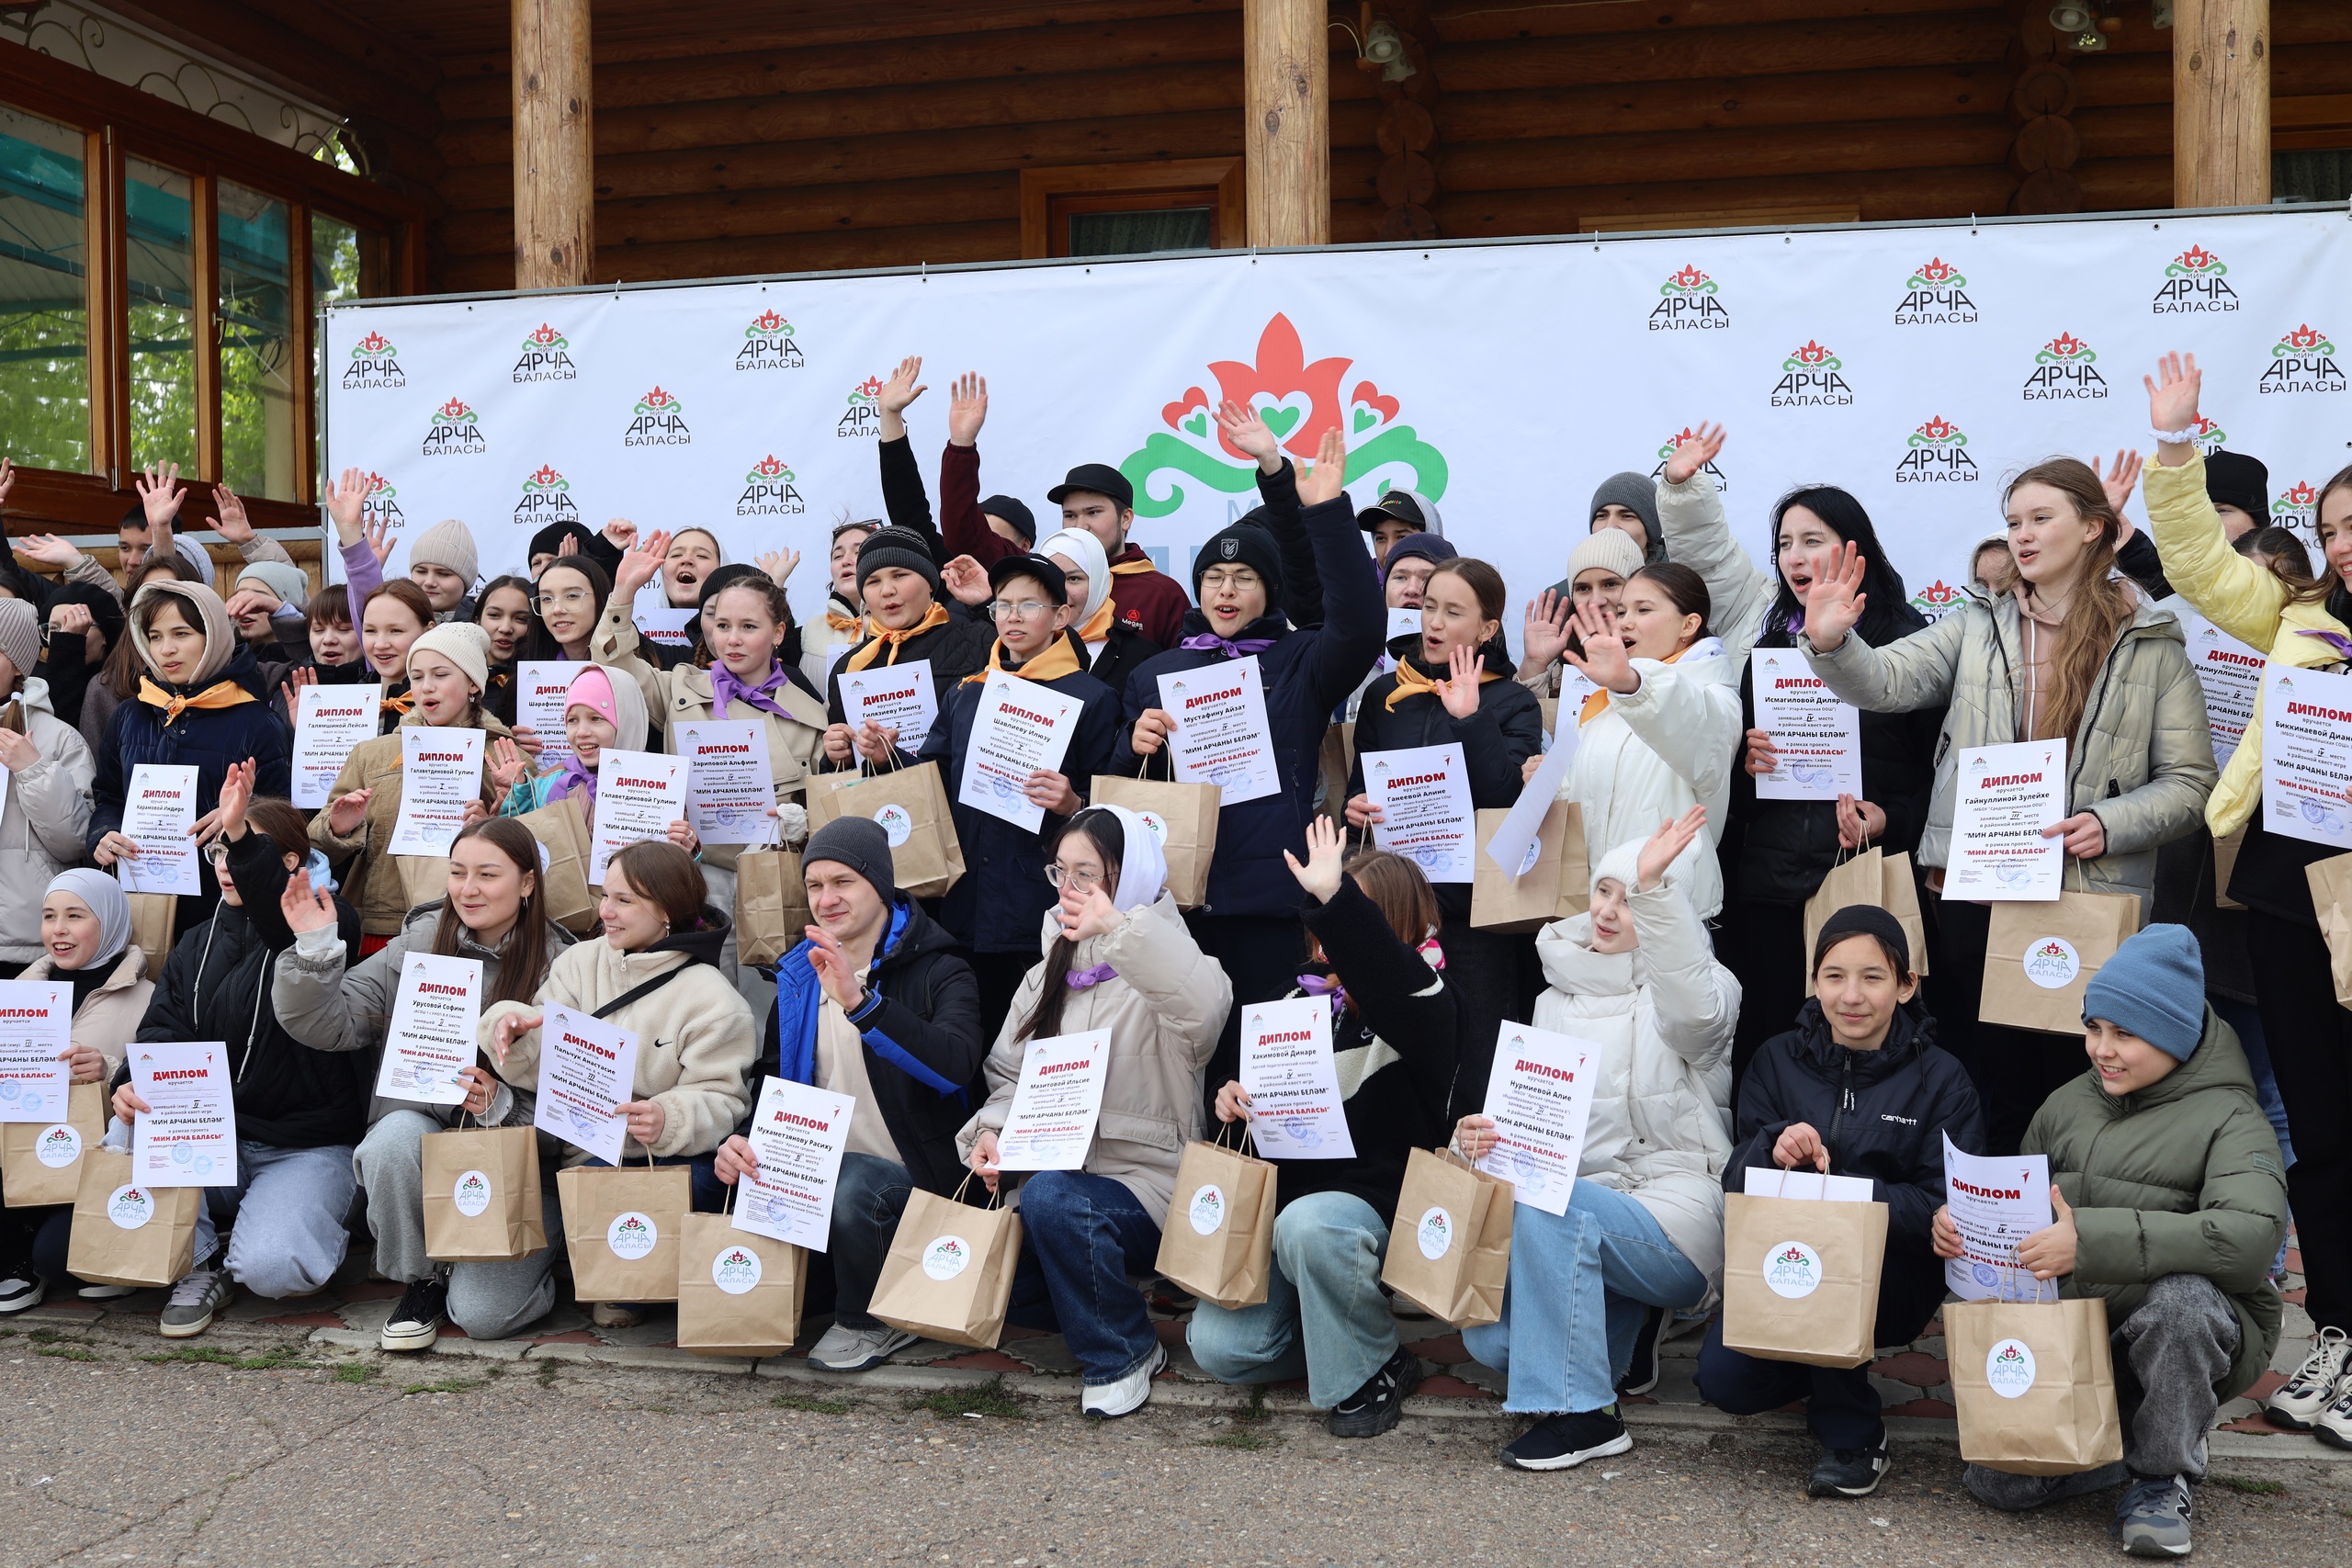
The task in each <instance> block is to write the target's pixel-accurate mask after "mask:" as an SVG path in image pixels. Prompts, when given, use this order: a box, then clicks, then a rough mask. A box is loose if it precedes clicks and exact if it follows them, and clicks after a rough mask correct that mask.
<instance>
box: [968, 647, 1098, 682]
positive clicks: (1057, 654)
mask: <svg viewBox="0 0 2352 1568" xmlns="http://www.w3.org/2000/svg"><path fill="white" fill-rule="evenodd" d="M1084 669H1085V666H1084V665H1082V664H1080V662H1079V661H1078V650H1077V649H1073V648H1071V647H1070V645H1069V638H1068V637H1056V638H1054V640H1053V641H1052V642H1051V643H1049V644H1047V645H1046V651H1045V652H1043V653H1041V654H1039V655H1037V657H1036V658H1035V659H1032V660H1030V661H1029V662H1028V663H1026V664H1023V665H1022V666H1021V667H1020V668H1018V669H1015V668H1013V667H1012V666H1011V665H1008V664H1006V663H1005V661H1004V639H1003V638H1002V637H999V638H997V640H996V646H994V647H993V648H991V649H989V661H988V663H987V664H985V665H983V666H981V668H980V670H979V671H978V673H977V674H972V675H967V676H965V677H964V681H963V683H964V684H965V685H967V686H968V685H970V684H971V683H972V682H975V681H985V680H987V679H988V678H989V671H991V670H1001V671H1004V672H1005V673H1006V674H1008V675H1018V676H1020V677H1021V678H1022V679H1023V680H1024V681H1056V680H1059V679H1060V678H1061V677H1062V676H1064V675H1076V674H1078V673H1080V671H1083V670H1084Z"/></svg>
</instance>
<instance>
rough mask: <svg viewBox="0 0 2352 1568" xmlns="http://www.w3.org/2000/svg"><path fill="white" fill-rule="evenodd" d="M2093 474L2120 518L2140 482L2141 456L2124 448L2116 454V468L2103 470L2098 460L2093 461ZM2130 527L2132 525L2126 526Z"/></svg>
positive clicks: (2111, 507) (2128, 448) (2108, 502)
mask: <svg viewBox="0 0 2352 1568" xmlns="http://www.w3.org/2000/svg"><path fill="white" fill-rule="evenodd" d="M2091 472H2092V473H2094V474H2097V475H2098V483H2099V488H2100V489H2101V490H2104V491H2107V504H2108V506H2109V508H2110V509H2111V510H2112V511H2113V512H2114V513H2115V514H2116V515H2117V516H2118V517H2120V516H2122V515H2123V503H2124V502H2127V501H2129V500H2131V490H2132V487H2133V486H2135V485H2137V484H2138V483H2139V482H2140V454H2139V453H2137V452H2134V451H2132V450H2131V448H2130V447H2128V446H2126V447H2122V448H2120V449H2119V450H2118V451H2117V452H2116V454H2115V463H2114V466H2113V467H2111V468H2105V469H2102V468H2100V467H2099V463H2098V458H2097V457H2093V458H2092V459H2091ZM2125 526H2127V527H2129V526H2130V525H2128V524H2127V525H2125Z"/></svg>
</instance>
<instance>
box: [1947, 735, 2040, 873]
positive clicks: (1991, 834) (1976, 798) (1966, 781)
mask: <svg viewBox="0 0 2352 1568" xmlns="http://www.w3.org/2000/svg"><path fill="white" fill-rule="evenodd" d="M2065 816H2066V742H2065V740H2064V738H2063V737H2062V738H2061V739H2056V740H2020V741H2017V742H2014V743H2012V744H2010V745H2007V746H1972V747H1970V748H1968V749H1967V750H1964V751H1962V753H1961V758H1960V797H1959V802H1958V805H1957V806H1956V807H1955V808H1954V810H1953V812H1952V824H1951V863H1950V865H1949V867H1948V869H1947V870H1946V871H1945V874H1944V897H1947V898H1951V899H1954V900H1957V901H1958V902H1961V903H1963V904H2001V903H2011V904H2047V903H2051V902H2053V901H2054V900H2055V899H2056V898H2057V897H2058V895H2059V892H2060V891H2061V886H2060V885H2061V884H2062V883H2063V882H2064V880H2065V875H2066V852H2065V850H2064V847H2063V846H2062V842H2061V840H2059V839H2057V838H2055V837H2052V838H2047V839H2045V838H2043V837H2042V836H2041V830H2042V829H2044V828H2048V827H2052V826H2053V825H2055V824H2056V823H2058V822H2060V821H2063V820H2064V818H2065Z"/></svg>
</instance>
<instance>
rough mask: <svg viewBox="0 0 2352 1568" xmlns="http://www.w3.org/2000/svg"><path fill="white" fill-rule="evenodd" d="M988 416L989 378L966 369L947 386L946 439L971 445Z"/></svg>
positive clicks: (955, 444) (953, 443) (958, 443)
mask: <svg viewBox="0 0 2352 1568" xmlns="http://www.w3.org/2000/svg"><path fill="white" fill-rule="evenodd" d="M988 418H989V378H987V377H985V376H978V375H975V374H973V373H972V372H971V371H969V370H967V371H966V372H964V374H962V375H961V376H958V377H956V379H955V382H954V383H953V384H952V385H951V386H950V387H949V388H948V389H947V440H948V444H949V445H951V446H971V445H972V444H973V443H975V442H977V441H978V440H979V438H980V426H981V425H983V424H986V423H988Z"/></svg>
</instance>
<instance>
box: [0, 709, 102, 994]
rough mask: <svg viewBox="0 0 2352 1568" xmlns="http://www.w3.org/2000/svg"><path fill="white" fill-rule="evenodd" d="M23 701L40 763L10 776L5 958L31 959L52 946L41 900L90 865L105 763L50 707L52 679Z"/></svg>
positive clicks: (3, 829) (0, 949) (2, 865)
mask: <svg viewBox="0 0 2352 1568" xmlns="http://www.w3.org/2000/svg"><path fill="white" fill-rule="evenodd" d="M17 700H18V701H20V702H21V703H23V704H24V713H25V733H26V734H27V735H28V736H29V737H30V738H31V739H32V743H33V745H34V746H35V747H36V748H38V749H39V750H40V761H37V762H35V763H34V764H33V765H32V766H31V767H28V768H27V769H25V770H24V771H23V772H22V773H10V774H8V775H7V778H6V788H7V795H8V798H7V804H6V806H5V807H0V962H5V963H8V964H29V963H31V962H32V961H33V960H34V959H36V958H39V957H40V956H41V953H43V951H44V949H43V948H42V947H41V944H40V904H41V898H42V897H43V896H44V895H46V894H47V893H48V891H49V884H50V879H51V878H52V877H54V876H55V875H56V874H58V873H59V872H61V871H63V870H64V869H65V868H66V867H68V866H74V865H80V864H81V863H82V862H83V859H84V854H85V846H86V845H87V843H88V833H89V829H90V784H91V781H92V780H93V779H94V778H95V777H96V774H97V763H96V761H95V760H94V759H93V758H92V757H91V755H90V748H89V746H88V744H87V743H86V742H85V741H84V740H83V739H82V737H81V735H80V733H79V732H78V731H76V730H75V729H74V728H73V727H72V726H70V725H68V724H66V723H65V722H64V721H63V720H62V719H60V718H59V717H58V716H57V715H56V714H55V713H54V712H53V711H51V708H50V705H49V682H46V681H43V680H40V679H38V678H28V679H27V680H26V682H24V685H23V686H22V687H21V688H20V689H19V691H18V692H17Z"/></svg>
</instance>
